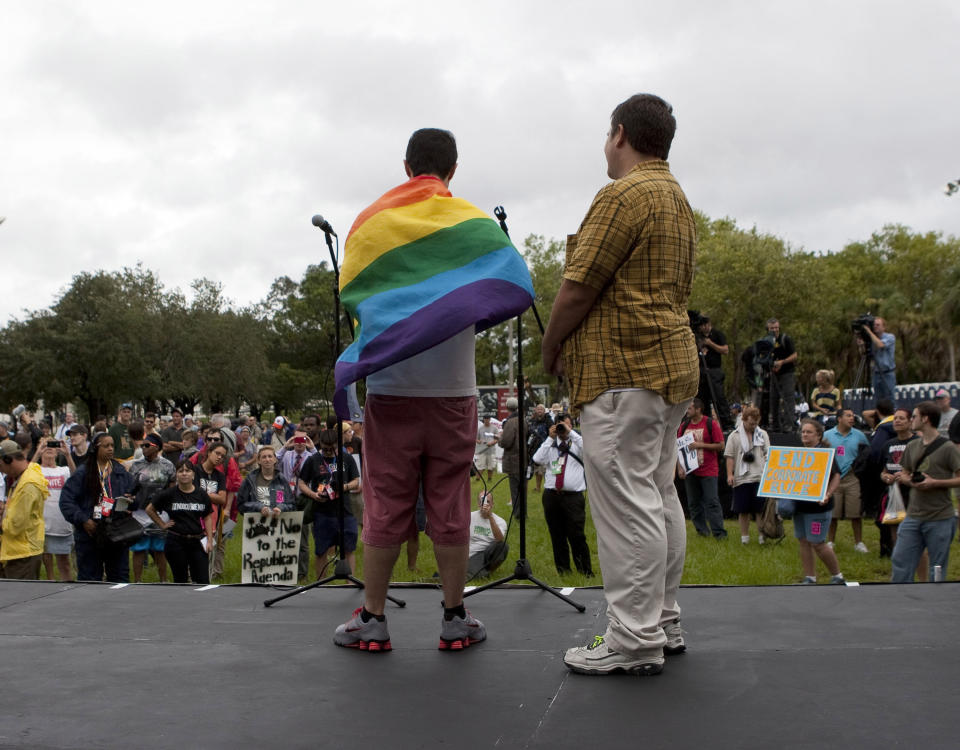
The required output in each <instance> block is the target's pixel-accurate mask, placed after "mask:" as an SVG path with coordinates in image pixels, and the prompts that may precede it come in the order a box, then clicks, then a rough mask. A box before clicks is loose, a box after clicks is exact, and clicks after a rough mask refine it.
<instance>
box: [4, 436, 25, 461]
mask: <svg viewBox="0 0 960 750" xmlns="http://www.w3.org/2000/svg"><path fill="white" fill-rule="evenodd" d="M15 453H23V448H21V447H20V446H19V445H17V443H16V442H15V441H13V440H4V441H2V442H0V458H3V457H4V456H12V455H14V454H15Z"/></svg>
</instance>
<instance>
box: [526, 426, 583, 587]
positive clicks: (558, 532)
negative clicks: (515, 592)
mask: <svg viewBox="0 0 960 750" xmlns="http://www.w3.org/2000/svg"><path fill="white" fill-rule="evenodd" d="M533 460H534V461H536V462H537V463H539V464H543V465H544V466H546V467H547V473H546V478H545V484H544V489H543V517H544V519H545V520H546V522H547V530H548V531H549V532H550V543H551V545H552V546H553V563H554V565H556V566H557V572H558V573H560V574H561V575H563V574H564V573H569V572H570V554H571V552H572V553H573V564H574V566H575V567H576V569H577V572H578V573H582V574H583V575H585V576H592V575H593V568H592V566H591V564H590V548H589V547H588V546H587V537H586V534H585V533H584V527H585V525H586V520H587V501H586V498H585V497H584V495H583V491H584V490H585V489H586V488H587V482H586V478H585V476H584V472H583V438H582V437H580V435H579V434H578V433H577V432H576V431H575V430H574V429H573V425H572V423H571V421H570V415H569V414H564V415H562V416H560V417H558V419H557V422H556V424H553V425H551V426H550V429H549V431H548V433H547V439H546V440H544V441H543V443H542V444H541V445H540V447H539V448H538V449H537V452H536V453H534V454H533ZM568 545H569V550H568Z"/></svg>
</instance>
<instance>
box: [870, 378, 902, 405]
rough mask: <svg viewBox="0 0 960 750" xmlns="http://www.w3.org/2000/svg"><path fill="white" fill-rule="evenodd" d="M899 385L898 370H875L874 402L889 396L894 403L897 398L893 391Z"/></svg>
mask: <svg viewBox="0 0 960 750" xmlns="http://www.w3.org/2000/svg"><path fill="white" fill-rule="evenodd" d="M896 387H897V371H896V370H890V372H878V371H877V370H874V371H873V403H874V404H876V403H877V401H878V400H879V399H881V398H888V399H890V400H891V401H893V402H894V403H896V402H897V400H896V399H895V398H894V397H893V392H894V390H895V389H896Z"/></svg>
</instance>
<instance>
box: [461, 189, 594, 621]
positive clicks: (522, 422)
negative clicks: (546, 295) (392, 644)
mask: <svg viewBox="0 0 960 750" xmlns="http://www.w3.org/2000/svg"><path fill="white" fill-rule="evenodd" d="M493 215H494V216H496V217H497V219H498V220H499V221H500V228H501V229H502V230H503V233H504V234H505V235H507V237H509V236H510V232H509V231H508V230H507V212H506V211H504V210H503V206H497V207H496V208H495V209H494V210H493ZM531 306H532V307H533V314H534V316H535V317H536V319H537V323H538V324H539V325H540V333H541V334H543V322H542V321H541V320H540V314H539V313H538V312H537V308H536V305H531ZM523 386H524V383H523V313H520V314H519V315H518V316H517V449H518V450H519V453H520V472H521V474H520V482H519V486H518V488H517V497H516V498H515V499H514V503H513V513H514V514H515V515H516V516H517V517H518V518H519V519H520V558H519V559H518V560H517V563H516V567H514V569H513V573H512V574H511V575H509V576H506V577H505V578H501V579H499V580H497V581H491V582H490V583H485V584H484V585H483V586H478V587H477V588H475V589H472V590H470V591H465V592H464V594H463V597H464V598H466V597H468V596H473V595H474V594H479V593H480V592H481V591H486V590H487V589H489V588H493V587H494V586H500V585H501V584H504V583H509V582H510V581H530V582H531V583H533V584H534V585H536V586H537V587H538V588H540V589H541V590H543V591H547V592H549V593H551V594H553V595H554V596H555V597H557V598H558V599H562V600H563V601H565V602H566V603H567V604H569V605H570V606H571V607H574V608H575V609H576V610H577V611H578V612H584V611H586V607H584V606H583V605H582V604H579V603H577V602H575V601H574V600H573V599H571V598H570V597H569V596H567V595H566V594H561V593H560V592H559V591H557V590H556V589H555V588H552V587H551V586H548V585H547V584H545V583H544V582H543V581H541V580H539V579H538V578H535V577H534V575H533V568H531V567H530V561H529V560H527V481H528V480H527V440H526V410H525V409H524V395H525V394H524V387H523Z"/></svg>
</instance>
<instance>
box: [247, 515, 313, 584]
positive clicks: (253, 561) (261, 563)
mask: <svg viewBox="0 0 960 750" xmlns="http://www.w3.org/2000/svg"><path fill="white" fill-rule="evenodd" d="M302 527H303V511H301V510H297V511H291V512H288V513H281V514H280V515H279V517H277V518H272V517H271V518H264V517H263V516H261V515H260V514H259V513H246V514H244V516H243V549H242V552H241V556H240V582H241V583H289V584H293V585H296V583H297V559H298V558H299V556H300V530H301V528H302Z"/></svg>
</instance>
